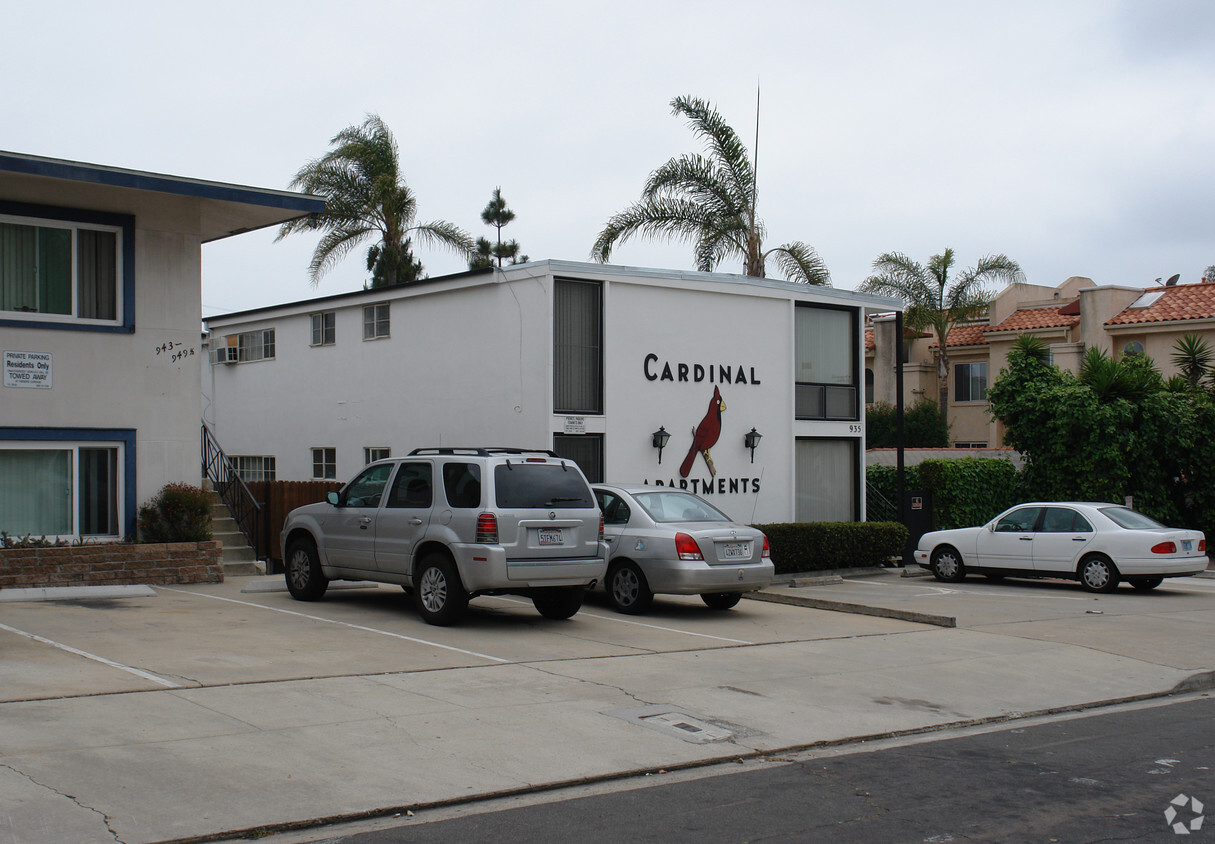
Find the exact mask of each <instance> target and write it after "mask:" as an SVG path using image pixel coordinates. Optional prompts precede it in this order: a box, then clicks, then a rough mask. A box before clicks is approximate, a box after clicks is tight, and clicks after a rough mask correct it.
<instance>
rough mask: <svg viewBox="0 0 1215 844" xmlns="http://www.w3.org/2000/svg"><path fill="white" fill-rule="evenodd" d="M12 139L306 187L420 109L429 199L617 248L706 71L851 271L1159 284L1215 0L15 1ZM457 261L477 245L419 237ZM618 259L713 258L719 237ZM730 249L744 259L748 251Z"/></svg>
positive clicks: (805, 231) (1176, 227)
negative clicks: (608, 235) (917, 267)
mask: <svg viewBox="0 0 1215 844" xmlns="http://www.w3.org/2000/svg"><path fill="white" fill-rule="evenodd" d="M3 17H4V30H5V36H4V41H5V44H4V49H3V50H2V51H0V75H2V76H3V78H4V79H5V80H7V84H5V85H4V86H3V93H0V104H2V106H3V108H2V109H0V114H2V115H3V117H2V118H0V149H7V150H10V151H15V152H24V153H31V154H35V155H45V156H51V157H55V158H65V159H71V160H77V161H86V162H91V163H96V164H105V165H113V166H119V167H129V168H134V169H139V170H149V171H154V172H160V173H170V174H174V175H181V176H188V177H195V178H203V179H213V180H217V181H223V182H234V183H239V184H248V185H254V186H258V187H268V188H285V187H286V186H287V184H288V183H289V182H290V180H291V177H292V176H293V175H294V173H295V172H296V171H297V170H298V169H299V167H300V166H301V165H302V164H303V163H304V162H306V161H307V160H309V159H311V158H315V157H318V156H320V155H322V154H323V153H324V152H325V151H326V150H327V148H328V142H329V139H330V138H331V137H332V136H333V135H334V134H335V133H336V132H338V131H339V130H341V129H342V128H343V127H345V126H348V125H351V124H355V123H360V122H362V120H363V118H364V116H365V115H366V114H367V113H369V112H377V113H379V114H380V116H381V117H382V118H383V119H384V121H385V122H386V123H387V124H388V125H389V126H390V127H391V128H392V130H393V132H394V133H395V134H396V137H397V141H398V143H399V145H400V151H401V160H402V167H403V170H404V173H405V175H406V178H407V181H408V182H409V184H410V186H411V187H412V188H413V189H414V190H415V192H416V193H417V195H418V202H419V219H422V220H429V219H445V220H449V221H451V222H454V223H456V224H458V225H461V226H463V227H464V228H466V229H467V230H468V231H470V233H472V234H473V236H479V235H485V236H489V235H490V234H491V232H492V230H491V229H489V228H488V227H486V226H484V225H483V224H482V223H481V221H480V212H481V209H482V208H483V207H484V206H485V203H486V202H487V201H488V199H489V197H490V193H491V192H492V190H493V188H494V187H495V186H501V188H502V192H503V195H504V196H505V198H506V200H507V202H508V204H509V205H510V207H511V208H512V209H513V210H514V211H515V212H516V214H517V217H516V219H515V221H514V223H512V224H511V225H510V226H509V227H508V228H507V229H506V230H505V232H504V233H505V234H506V235H507V236H509V237H514V238H516V239H518V240H519V242H520V244H521V245H522V248H523V251H524V252H525V253H526V254H528V255H529V256H530V257H531V258H532V259H540V258H555V259H563V260H576V261H584V260H589V258H588V256H589V252H590V248H591V244H592V243H593V241H594V239H595V236H596V234H597V233H598V232H599V230H600V229H601V228H602V226H603V224H604V222H605V221H606V220H607V219H608V217H610V216H611V215H612V214H613V213H614V212H616V211H619V210H621V209H623V208H624V207H626V206H627V205H628V204H629V203H630V202H632V201H634V200H635V199H637V197H638V195H639V192H640V189H641V186H642V184H643V182H644V180H645V178H646V176H647V175H648V174H649V172H650V171H651V170H653V169H654V168H655V167H657V166H658V165H659V164H661V163H663V162H665V161H666V160H667V159H668V158H671V157H673V156H676V155H680V154H682V153H685V152H695V151H699V146H698V142H697V141H696V139H695V138H694V136H693V135H692V133H691V132H690V131H689V129H688V128H687V127H686V125H685V124H684V123H683V122H682V120H680V119H677V118H675V117H674V116H672V115H671V113H670V106H669V103H670V100H671V99H672V98H673V97H675V96H676V95H681V94H687V95H693V96H698V97H702V98H704V99H707V100H709V101H711V102H713V103H714V104H716V106H717V107H718V109H719V111H720V112H721V113H722V114H723V115H724V116H725V118H726V119H727V120H728V121H729V122H730V123H731V125H733V126H734V127H735V129H736V130H737V131H738V132H739V133H740V135H741V136H742V137H743V138H744V139H745V140H746V142H747V145H748V146H751V145H752V144H753V140H754V131H755V95H756V87H757V85H758V86H760V87H761V88H762V111H761V127H760V149H759V153H760V156H759V181H760V187H759V210H760V215H761V216H762V218H763V219H764V221H765V223H766V225H767V229H768V244H769V245H776V244H779V243H782V242H785V241H790V240H803V241H805V242H807V243H809V244H811V245H812V246H814V247H815V248H816V249H817V250H818V252H819V254H820V255H821V256H822V257H823V259H824V260H825V261H826V263H827V266H828V268H829V269H830V271H831V274H832V277H833V283H834V286H835V287H838V288H845V289H851V288H854V287H855V286H856V285H857V284H858V283H859V282H860V281H861V280H862V279H864V278H865V276H866V275H867V274H868V272H869V269H870V266H871V264H872V262H873V259H874V258H875V257H877V256H878V255H879V254H881V253H883V252H887V251H901V252H905V253H907V254H908V255H910V256H912V257H914V258H916V259H917V260H921V261H923V260H927V259H928V257H929V256H931V255H933V254H935V253H938V252H940V251H941V250H943V249H944V248H945V247H947V246H948V247H952V248H953V249H954V250H955V251H956V252H957V253H958V260H959V262H960V264H961V265H962V266H970V265H972V264H973V263H974V262H975V261H976V260H978V259H979V258H980V257H981V256H983V255H985V254H990V253H993V252H1003V253H1005V254H1007V255H1009V256H1011V257H1012V258H1014V259H1016V260H1017V261H1019V262H1020V263H1021V265H1022V267H1023V268H1024V269H1025V271H1026V274H1027V276H1028V280H1029V281H1031V282H1033V283H1036V284H1047V285H1055V284H1058V283H1059V282H1061V281H1063V280H1064V279H1065V278H1067V277H1068V276H1072V275H1084V276H1089V277H1091V278H1092V279H1094V280H1095V281H1096V282H1098V283H1100V284H1126V285H1133V286H1140V287H1141V286H1147V285H1150V284H1151V283H1153V281H1154V280H1155V279H1156V278H1158V277H1168V276H1169V275H1172V274H1173V273H1180V274H1181V280H1182V282H1196V281H1198V280H1199V277H1200V276H1201V274H1202V271H1203V269H1204V268H1205V267H1206V266H1207V265H1209V264H1213V263H1215V227H1213V219H1212V216H1213V215H1212V209H1213V208H1215V3H1211V2H1209V0H1193V2H1186V1H1185V0H1136V1H1135V2H1115V1H1114V0H1093V2H1087V1H1086V0H1066V1H1065V2H1060V0H1047V2H1020V1H1019V0H1014V1H1013V2H1006V3H999V4H997V3H991V2H976V0H967V2H937V0H919V2H915V3H911V2H879V0H871V1H869V2H867V1H866V0H852V2H842V0H841V2H777V1H776V0H751V1H750V2H748V3H739V2H737V0H734V2H718V0H698V2H696V3H691V2H664V1H663V0H642V1H641V2H634V0H614V2H607V3H598V2H595V3H591V2H577V0H565V2H540V1H539V0H533V1H532V2H513V3H502V2H492V3H491V2H450V1H449V2H426V3H416V2H370V0H343V1H342V2H328V3H325V2H313V1H312V0H295V2H291V3H283V2H261V1H260V0H242V2H206V3H192V4H188V5H187V4H184V3H176V2H154V3H151V2H149V3H145V2H121V0H119V2H112V3H97V2H95V0H90V2H87V3H78V2H51V3H41V4H35V3H18V2H9V3H7V4H6V6H5V9H4V15H3ZM274 235H275V232H274V231H273V230H269V231H262V232H256V233H252V234H246V235H242V236H239V237H235V238H231V239H228V240H226V241H221V242H218V243H214V244H209V245H207V246H205V247H204V249H203V293H202V296H203V313H204V315H208V316H209V315H214V314H219V313H227V312H230V311H234V310H244V309H247V308H254V307H261V306H263V305H271V304H276V303H279V302H285V301H295V300H298V299H306V298H309V297H311V296H315V295H327V294H330V293H339V292H345V291H350V290H357V289H359V288H360V287H361V286H362V284H363V282H364V280H365V279H366V277H367V273H366V271H365V268H364V262H363V252H362V250H360V251H359V252H357V253H355V254H352V255H351V257H349V258H347V259H346V260H345V261H344V262H343V264H342V265H340V266H339V267H338V268H337V269H335V270H334V271H332V272H331V273H330V274H329V275H327V276H326V277H325V278H324V279H323V280H322V282H321V284H320V286H319V287H317V288H315V289H314V288H312V287H311V286H310V284H309V282H308V278H307V264H308V259H309V257H310V255H311V252H312V248H313V247H314V245H315V242H316V238H315V237H313V236H308V235H295V236H292V237H291V238H289V239H287V240H285V241H283V242H280V243H274V242H273V241H274ZM419 257H420V258H421V259H422V261H423V263H424V265H425V267H426V271H427V272H428V273H429V274H430V275H432V276H437V275H443V274H446V273H451V272H458V271H461V270H463V269H465V268H466V265H465V264H464V263H463V262H461V261H459V260H458V259H457V258H455V257H454V256H452V255H450V254H447V253H443V252H434V251H428V250H423V251H420V252H419ZM614 259H615V260H616V261H618V262H620V263H622V264H628V265H631V266H649V267H661V268H675V269H692V268H693V260H692V251H691V247H690V246H688V245H686V244H682V243H670V244H666V243H648V242H645V241H637V240H635V241H631V242H630V243H628V244H625V245H624V246H622V247H619V248H618V249H617V250H616V252H615V254H614ZM719 269H720V270H721V271H724V272H741V271H742V268H741V264H740V263H738V262H734V263H727V264H723V265H722V266H721V267H719Z"/></svg>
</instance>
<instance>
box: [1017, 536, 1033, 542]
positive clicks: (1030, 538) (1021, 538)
mask: <svg viewBox="0 0 1215 844" xmlns="http://www.w3.org/2000/svg"><path fill="white" fill-rule="evenodd" d="M1017 539H1020V540H1021V541H1022V542H1033V541H1034V538H1033V537H1032V536H1018V537H1017Z"/></svg>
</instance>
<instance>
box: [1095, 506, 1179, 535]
mask: <svg viewBox="0 0 1215 844" xmlns="http://www.w3.org/2000/svg"><path fill="white" fill-rule="evenodd" d="M1100 509H1101V515H1103V516H1105V517H1106V518H1107V519H1109V520H1110V521H1111V522H1113V523H1114V524H1116V525H1118V527H1121V528H1126V529H1127V530H1160V529H1161V528H1166V529H1167V526H1166V525H1162V524H1160V522H1158V521H1156V520H1155V519H1153V518H1150V517H1148V516H1145V515H1143V514H1142V513H1140V512H1138V511H1136V510H1131V509H1130V508H1128V507H1102V508H1100Z"/></svg>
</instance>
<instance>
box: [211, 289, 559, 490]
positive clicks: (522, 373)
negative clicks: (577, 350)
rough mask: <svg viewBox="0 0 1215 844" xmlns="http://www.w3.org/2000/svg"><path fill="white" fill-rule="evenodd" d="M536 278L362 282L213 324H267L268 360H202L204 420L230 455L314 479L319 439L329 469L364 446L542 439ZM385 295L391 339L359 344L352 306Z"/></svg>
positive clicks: (218, 330)
mask: <svg viewBox="0 0 1215 844" xmlns="http://www.w3.org/2000/svg"><path fill="white" fill-rule="evenodd" d="M547 288H548V282H547V281H546V280H545V279H538V280H534V281H523V282H521V283H516V284H513V285H510V286H509V287H508V286H506V285H502V284H492V283H486V277H483V276H482V277H476V278H473V279H470V280H468V281H467V282H465V283H456V284H455V285H453V286H451V287H450V288H447V289H445V290H444V291H443V292H442V293H440V294H436V293H435V291H434V290H432V289H430V288H426V287H420V288H414V289H406V290H404V291H403V292H402V291H395V292H394V294H393V295H392V297H391V299H389V298H386V297H384V296H380V295H376V294H375V293H374V292H369V293H367V294H365V295H360V296H358V297H357V298H354V299H343V300H341V301H340V302H318V303H316V305H315V307H313V308H308V307H304V308H298V307H292V308H287V309H277V310H268V311H263V312H259V313H257V314H253V315H248V316H247V317H241V318H238V319H236V320H233V321H228V320H223V321H222V322H221V321H216V320H212V321H211V326H212V329H213V330H212V345H216V344H218V345H222V344H223V342H224V339H223V338H224V337H225V336H226V335H229V334H240V333H245V332H248V331H255V330H260V329H264V328H274V329H275V345H276V349H275V358H274V359H272V360H263V361H253V362H248V363H238V364H233V365H222V364H221V365H216V366H211V367H209V368H208V372H207V373H205V374H204V378H205V379H206V380H207V381H208V382H209V383H207V384H206V385H205V387H204V392H205V393H206V396H205V397H204V402H205V407H204V417H205V418H206V419H207V420H208V422H210V423H212V424H213V427H214V430H215V434H216V437H217V439H218V440H219V442H220V444H221V446H222V447H223V448H224V450H225V451H226V452H227V453H229V454H238V455H250V454H251V455H273V456H275V458H276V461H277V472H278V477H279V478H280V479H283V480H302V479H306V478H310V477H311V476H312V453H311V450H312V449H313V448H316V447H334V448H336V449H337V475H338V478H340V479H343V480H345V479H347V478H349V477H350V476H351V475H353V474H354V473H355V472H356V471H357V470H358V469H359V468H361V467H362V466H363V448H364V447H368V446H388V447H390V448H391V449H392V453H393V455H394V456H397V455H402V454H406V453H408V452H409V451H410V450H412V449H414V448H418V447H423V446H453V445H486V444H489V445H525V446H535V447H545V448H548V447H551V435H550V434H549V433H548V427H549V417H550V414H549V413H548V412H546V408H548V407H551V401H550V400H549V394H550V392H551V387H550V386H549V384H550V383H551V380H552V378H551V375H547V376H546V374H545V373H546V372H548V371H549V370H548V367H549V357H550V355H551V349H550V346H551V344H552V334H551V328H550V329H548V330H544V331H538V330H536V328H535V323H536V320H537V319H539V320H544V319H549V320H550V322H549V323H547V324H548V325H550V326H551V317H550V316H549V314H550V304H549V294H548V292H547ZM383 301H389V302H390V324H391V333H390V336H389V337H385V338H380V339H376V340H363V339H362V337H363V322H362V320H363V315H362V314H363V312H362V309H363V306H364V305H369V304H374V303H377V302H383ZM321 311H334V312H335V321H336V325H335V344H334V345H332V346H315V347H314V346H310V345H309V344H310V342H311V337H312V323H311V317H310V315H311V314H312V313H314V312H321Z"/></svg>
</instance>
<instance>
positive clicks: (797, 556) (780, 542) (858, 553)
mask: <svg viewBox="0 0 1215 844" xmlns="http://www.w3.org/2000/svg"><path fill="white" fill-rule="evenodd" d="M755 527H756V528H758V529H759V530H762V531H763V532H764V534H765V535H766V536H767V537H768V545H769V547H770V548H771V550H772V563H773V565H774V566H775V567H776V573H777V574H790V573H793V572H800V571H823V570H825V569H849V568H864V567H869V566H880V565H882V564H884V563H886V562H887V561H888V560H890V558H892V557H897V556H899V555H900V554H902V553H903V547H904V546H905V545H906V544H907V528H906V527H904V526H903V525H901V524H899V523H898V522H799V523H792V524H771V525H755Z"/></svg>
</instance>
